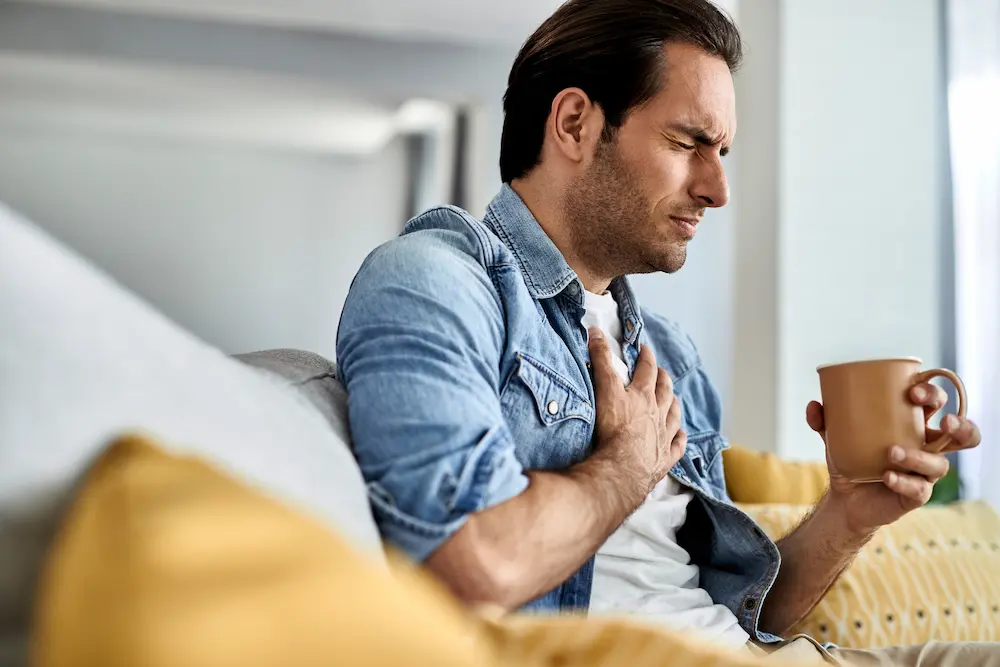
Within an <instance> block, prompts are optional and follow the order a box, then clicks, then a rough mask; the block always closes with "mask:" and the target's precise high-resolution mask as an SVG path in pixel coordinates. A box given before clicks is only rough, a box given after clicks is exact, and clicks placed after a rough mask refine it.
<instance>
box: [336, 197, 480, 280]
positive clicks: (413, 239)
mask: <svg viewBox="0 0 1000 667" xmlns="http://www.w3.org/2000/svg"><path fill="white" fill-rule="evenodd" d="M490 235H491V232H490V231H489V229H488V228H487V227H486V226H485V225H483V223H481V222H480V221H478V220H476V219H475V218H474V217H473V216H472V215H471V214H469V213H467V212H466V211H463V210H462V209H460V208H457V207H454V206H440V207H435V208H432V209H430V210H428V211H425V212H424V213H422V214H420V215H418V216H417V217H415V218H413V219H412V220H410V221H409V222H408V223H406V226H405V227H404V229H403V233H402V234H401V235H400V236H398V237H396V238H395V239H392V240H391V241H388V242H386V243H383V244H382V245H380V246H379V247H378V248H376V249H375V250H374V251H372V252H371V254H369V255H368V257H367V258H366V259H365V261H364V263H363V264H362V266H361V269H360V270H359V271H358V274H357V276H356V278H355V282H354V284H353V285H352V287H351V291H352V292H358V291H360V292H363V291H366V290H367V289H372V288H378V287H383V286H387V285H405V286H406V287H407V288H409V289H412V290H417V291H439V290H445V291H447V292H449V293H456V296H461V294H458V293H461V292H465V291H468V290H473V291H477V288H486V290H487V292H493V291H494V290H493V289H492V281H491V280H490V278H489V272H488V268H489V267H490V266H491V265H492V264H493V263H494V262H495V257H496V255H497V249H496V242H495V240H494V239H495V237H493V238H491V236H490ZM478 291H481V290H478Z"/></svg>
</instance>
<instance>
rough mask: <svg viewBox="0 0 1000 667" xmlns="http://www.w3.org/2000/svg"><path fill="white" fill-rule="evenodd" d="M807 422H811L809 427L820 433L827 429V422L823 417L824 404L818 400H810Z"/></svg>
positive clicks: (807, 407) (807, 408)
mask: <svg viewBox="0 0 1000 667" xmlns="http://www.w3.org/2000/svg"><path fill="white" fill-rule="evenodd" d="M806 423H807V424H809V428H811V429H812V430H814V431H816V432H817V433H819V434H820V435H822V434H823V431H824V430H826V422H825V421H824V419H823V406H822V405H820V404H819V403H818V402H817V401H810V402H809V405H807V406H806Z"/></svg>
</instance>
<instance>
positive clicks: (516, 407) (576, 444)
mask: <svg viewBox="0 0 1000 667" xmlns="http://www.w3.org/2000/svg"><path fill="white" fill-rule="evenodd" d="M500 406H501V408H502V409H503V412H504V416H505V418H506V419H507V424H508V426H509V427H510V430H511V432H512V433H513V435H514V438H515V440H514V441H515V443H517V444H516V445H515V448H516V451H517V456H518V459H519V460H520V461H521V464H522V465H524V466H525V467H527V468H534V469H553V468H564V467H566V466H569V465H571V464H573V463H576V462H577V461H580V460H582V459H583V458H584V456H585V455H586V453H587V452H588V451H589V449H590V439H591V435H592V433H593V423H594V406H593V405H592V404H591V402H590V401H589V399H588V398H586V396H584V395H583V392H582V391H580V390H579V389H577V388H576V387H574V386H573V384H572V383H571V382H570V381H569V380H568V379H566V378H565V377H563V376H562V375H561V374H559V373H557V372H556V371H554V370H552V369H551V368H549V367H548V366H546V365H545V364H543V363H542V362H540V361H538V360H537V359H535V358H533V357H531V356H529V355H527V354H524V353H518V354H517V356H516V359H515V368H514V371H513V373H512V374H511V376H510V377H509V379H508V380H507V383H506V384H505V386H504V388H503V391H502V392H501V394H500Z"/></svg>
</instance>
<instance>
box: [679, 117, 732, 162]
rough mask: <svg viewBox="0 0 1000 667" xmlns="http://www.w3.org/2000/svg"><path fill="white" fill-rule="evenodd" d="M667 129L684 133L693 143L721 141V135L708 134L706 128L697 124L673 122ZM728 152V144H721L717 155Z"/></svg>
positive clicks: (710, 144) (717, 143)
mask: <svg viewBox="0 0 1000 667" xmlns="http://www.w3.org/2000/svg"><path fill="white" fill-rule="evenodd" d="M667 129H668V130H672V131H674V132H680V133H681V134H686V135H688V136H689V137H691V138H692V139H693V140H694V142H695V143H697V144H701V145H702V146H718V145H719V144H721V143H722V137H721V136H715V137H713V136H712V135H711V134H709V132H708V130H706V129H705V128H703V127H699V126H697V125H687V124H685V123H675V124H673V125H668V126H667ZM728 154H729V146H723V147H722V148H721V149H720V150H719V155H721V156H722V157H726V155H728Z"/></svg>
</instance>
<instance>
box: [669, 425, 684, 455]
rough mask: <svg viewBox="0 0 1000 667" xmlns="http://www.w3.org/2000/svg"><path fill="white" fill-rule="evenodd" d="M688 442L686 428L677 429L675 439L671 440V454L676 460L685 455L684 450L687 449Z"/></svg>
mask: <svg viewBox="0 0 1000 667" xmlns="http://www.w3.org/2000/svg"><path fill="white" fill-rule="evenodd" d="M687 444H688V434H687V431H685V430H684V429H681V430H679V431H677V435H675V436H674V439H673V440H671V441H670V456H671V458H672V459H673V460H674V461H679V460H680V458H681V457H682V456H683V455H684V450H685V449H687Z"/></svg>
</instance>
